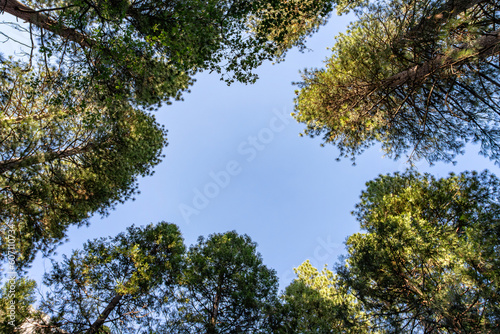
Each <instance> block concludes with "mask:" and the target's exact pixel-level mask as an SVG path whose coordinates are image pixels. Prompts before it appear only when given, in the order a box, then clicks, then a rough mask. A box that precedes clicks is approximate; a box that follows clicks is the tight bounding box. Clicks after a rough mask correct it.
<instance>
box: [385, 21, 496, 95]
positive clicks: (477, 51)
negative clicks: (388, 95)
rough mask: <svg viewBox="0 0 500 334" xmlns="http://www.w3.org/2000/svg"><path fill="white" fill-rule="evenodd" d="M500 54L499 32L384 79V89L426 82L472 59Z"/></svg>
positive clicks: (484, 36)
mask: <svg viewBox="0 0 500 334" xmlns="http://www.w3.org/2000/svg"><path fill="white" fill-rule="evenodd" d="M464 51H472V52H471V53H469V52H467V54H466V55H465V56H462V57H460V56H459V54H460V52H464ZM498 52H500V31H499V30H497V31H495V32H493V33H490V34H488V35H483V36H481V37H479V38H478V39H477V40H476V41H475V42H474V43H471V44H468V45H463V47H461V48H457V49H455V50H453V51H452V52H450V53H449V54H448V55H440V56H437V57H436V58H434V59H432V60H429V61H426V62H424V63H423V64H421V65H416V66H414V67H412V68H410V69H408V70H406V71H403V72H400V73H398V74H395V75H393V76H391V77H389V78H387V79H384V80H383V81H384V82H385V85H384V87H386V88H397V87H400V86H401V85H404V84H406V83H409V82H412V81H419V80H424V79H425V77H427V76H429V75H431V74H432V73H433V72H435V71H437V70H439V69H442V68H446V67H451V66H458V65H461V64H464V63H466V62H468V61H470V60H471V58H479V59H481V58H486V57H490V56H493V55H495V54H497V53H498Z"/></svg>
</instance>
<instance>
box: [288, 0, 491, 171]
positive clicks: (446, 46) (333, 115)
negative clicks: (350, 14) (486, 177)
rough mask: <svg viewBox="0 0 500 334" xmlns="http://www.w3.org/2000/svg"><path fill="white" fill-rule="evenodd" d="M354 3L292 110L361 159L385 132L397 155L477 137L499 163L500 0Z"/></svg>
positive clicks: (437, 152)
mask: <svg viewBox="0 0 500 334" xmlns="http://www.w3.org/2000/svg"><path fill="white" fill-rule="evenodd" d="M343 5H345V4H344V3H343V2H342V3H340V4H339V7H338V9H339V10H340V11H344V10H345V8H344V7H342V6H343ZM355 5H359V7H357V9H356V12H357V14H358V17H359V19H358V20H357V21H356V22H354V23H352V24H351V25H350V27H349V29H348V31H347V32H346V33H345V34H340V35H339V36H337V38H336V44H335V45H334V46H333V48H332V53H333V54H332V57H331V58H330V59H328V60H327V61H326V68H324V69H313V70H306V71H305V72H304V73H303V82H301V83H300V84H299V86H300V90H299V91H297V94H298V97H297V98H296V112H295V115H294V116H295V118H296V119H297V120H298V121H299V122H301V123H304V124H305V125H306V130H305V134H307V135H310V136H322V137H323V140H324V142H325V143H331V144H334V145H335V146H337V147H338V148H339V149H340V157H351V158H352V159H353V160H354V158H355V156H356V155H358V154H360V153H361V152H363V150H364V149H366V148H367V147H370V146H371V145H373V144H374V143H376V142H379V143H381V145H382V148H383V150H384V151H385V153H386V154H387V155H388V156H390V157H392V158H395V159H397V158H399V157H400V156H402V155H405V154H406V155H407V156H408V158H409V159H410V160H411V161H414V160H418V159H426V160H428V161H429V162H430V163H432V162H435V161H438V160H444V161H453V159H454V157H455V156H456V155H457V154H461V153H463V148H464V146H465V144H466V143H467V142H474V143H478V144H480V146H481V154H483V155H485V156H487V157H489V158H491V159H492V160H494V161H495V162H497V163H498V162H499V161H500V144H499V142H500V138H499V135H498V133H499V129H500V126H499V117H498V115H499V114H500V108H499V107H498V106H499V95H498V89H499V87H500V85H499V84H498V81H497V80H496V77H498V74H499V72H498V71H499V67H498V65H497V63H496V58H495V57H496V55H497V54H498V48H497V47H496V45H497V44H498V34H497V32H496V29H497V28H496V27H497V25H498V19H497V18H496V17H497V14H498V11H499V7H498V3H497V2H495V1H486V2H483V3H481V4H475V3H474V2H469V1H440V0H435V1H425V2H422V1H415V0H404V1H401V0H392V1H380V2H375V3H372V4H366V3H365V4H363V3H361V4H358V3H357V2H355Z"/></svg>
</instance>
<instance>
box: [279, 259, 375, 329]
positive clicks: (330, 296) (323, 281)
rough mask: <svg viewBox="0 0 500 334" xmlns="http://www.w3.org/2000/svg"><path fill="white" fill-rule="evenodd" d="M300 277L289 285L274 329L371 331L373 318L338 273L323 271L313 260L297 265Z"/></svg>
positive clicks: (296, 270)
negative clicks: (366, 312) (312, 262)
mask: <svg viewBox="0 0 500 334" xmlns="http://www.w3.org/2000/svg"><path fill="white" fill-rule="evenodd" d="M295 272H296V273H297V278H296V279H295V280H294V281H293V282H292V283H291V284H290V285H289V286H287V287H286V290H285V292H284V294H283V295H282V296H281V298H282V303H281V304H280V305H279V306H278V308H277V310H276V311H275V314H274V317H275V318H276V319H277V320H275V322H274V324H273V325H274V328H273V333H297V334H299V333H301V334H302V333H303V334H312V333H368V332H369V330H368V329H369V322H368V320H367V319H366V316H365V314H364V313H363V311H362V309H361V306H360V304H359V303H358V301H357V300H356V298H355V297H354V296H353V295H352V294H351V292H350V291H349V290H348V289H347V288H346V287H345V286H343V285H342V284H341V282H339V281H338V279H337V275H335V274H334V273H333V272H332V271H330V270H328V269H326V268H324V269H323V270H322V271H321V272H319V271H318V270H317V269H316V268H314V267H313V266H312V265H311V264H310V263H309V261H306V262H304V263H303V264H301V265H300V266H299V267H298V268H296V269H295Z"/></svg>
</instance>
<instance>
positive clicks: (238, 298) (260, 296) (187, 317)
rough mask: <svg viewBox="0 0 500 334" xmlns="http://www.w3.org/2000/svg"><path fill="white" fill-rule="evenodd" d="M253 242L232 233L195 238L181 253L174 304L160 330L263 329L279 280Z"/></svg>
mask: <svg viewBox="0 0 500 334" xmlns="http://www.w3.org/2000/svg"><path fill="white" fill-rule="evenodd" d="M256 246H257V245H256V244H255V243H254V242H252V241H251V240H250V238H249V237H248V236H246V235H241V236H240V235H238V234H237V233H236V232H234V231H232V232H227V233H224V234H212V235H210V236H209V237H208V238H207V239H204V238H203V237H200V238H199V239H198V243H197V244H196V245H193V246H191V247H190V249H189V251H188V252H187V255H186V267H185V268H184V271H183V275H182V283H181V287H180V288H181V290H180V293H179V296H180V299H179V304H178V305H179V306H178V307H177V308H176V309H174V310H172V308H169V309H167V314H169V315H168V319H170V321H167V322H166V323H165V325H164V326H163V327H159V330H158V331H159V332H160V331H161V330H167V329H168V330H170V331H173V332H175V333H199V332H202V333H207V334H215V333H267V332H268V331H267V330H268V328H267V321H266V317H267V315H266V314H267V313H266V310H267V308H269V307H270V306H271V305H272V303H273V302H274V300H275V298H276V293H277V288H278V279H277V277H276V273H275V272H274V270H271V269H268V268H267V267H266V266H265V265H263V264H262V257H261V255H260V254H259V253H257V252H256Z"/></svg>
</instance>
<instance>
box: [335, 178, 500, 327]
mask: <svg viewBox="0 0 500 334" xmlns="http://www.w3.org/2000/svg"><path fill="white" fill-rule="evenodd" d="M499 199H500V180H499V179H498V178H496V177H495V176H493V175H492V174H490V173H488V172H483V173H481V174H477V173H463V174H460V175H453V174H452V175H450V176H449V177H448V178H443V179H435V178H434V177H432V176H430V175H427V174H426V175H420V174H417V173H415V172H411V171H408V172H406V173H404V174H394V175H385V176H379V177H378V178H377V179H376V180H374V181H371V182H369V183H368V184H367V189H366V191H364V192H363V194H362V196H361V203H360V204H358V206H357V207H356V210H355V212H354V214H355V215H356V217H357V219H358V221H359V222H360V224H361V227H362V228H363V229H364V230H365V231H366V232H364V233H356V234H354V235H352V236H350V237H349V238H348V240H347V243H346V245H347V250H348V255H347V258H346V263H345V264H342V265H340V266H339V268H338V273H339V275H340V277H341V279H342V281H343V282H345V284H347V286H349V287H350V288H351V289H352V291H354V293H355V295H356V297H357V298H358V299H359V300H360V301H361V302H362V303H363V305H364V308H365V309H366V310H367V312H368V313H369V314H370V315H371V316H373V321H374V323H376V324H377V326H380V327H382V328H383V329H384V330H386V331H388V332H397V333H401V332H423V333H494V332H498V331H499V329H500V328H499V324H500V318H499V317H500V306H499V305H500V269H499V268H500V262H499V259H500V257H499V249H500V242H499V240H500V204H499Z"/></svg>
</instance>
